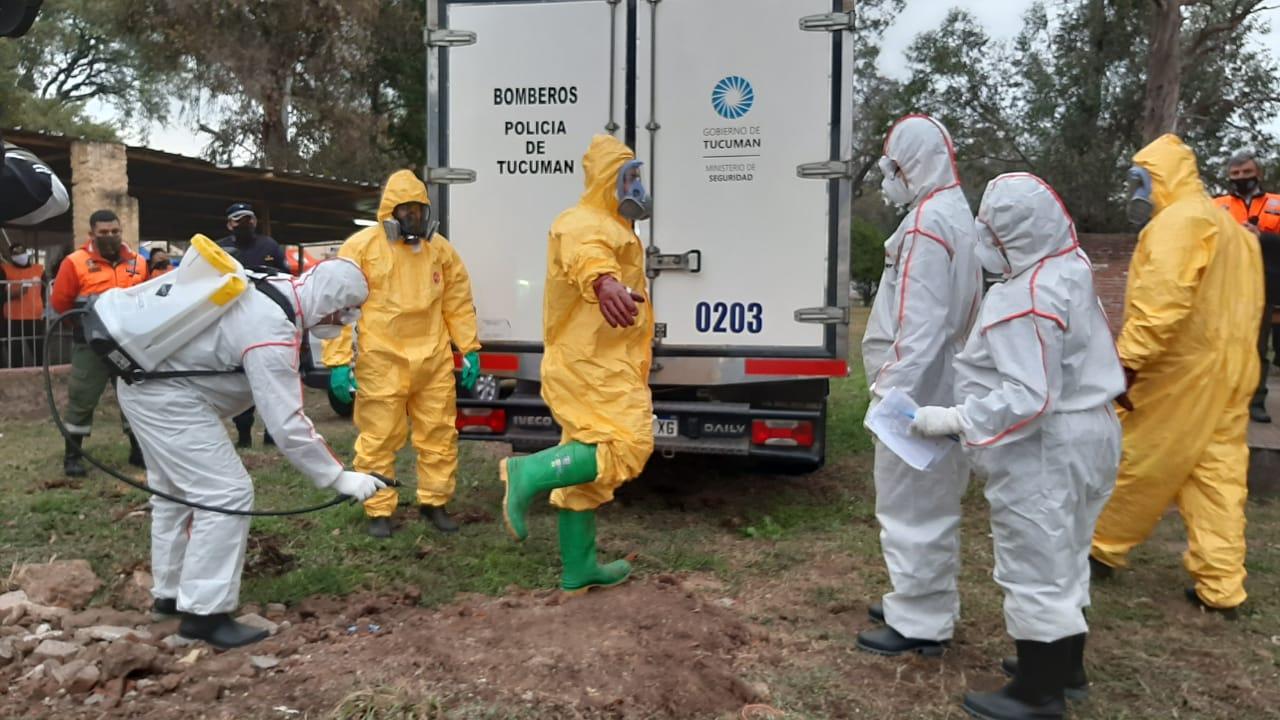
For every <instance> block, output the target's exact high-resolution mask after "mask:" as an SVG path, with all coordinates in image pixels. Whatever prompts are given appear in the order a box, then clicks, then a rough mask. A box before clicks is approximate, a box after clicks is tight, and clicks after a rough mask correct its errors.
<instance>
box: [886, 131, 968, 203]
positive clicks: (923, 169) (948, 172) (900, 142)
mask: <svg viewBox="0 0 1280 720" xmlns="http://www.w3.org/2000/svg"><path fill="white" fill-rule="evenodd" d="M883 152H884V156H885V157H887V158H889V159H890V160H892V161H893V162H894V163H896V164H897V165H898V167H899V168H901V169H902V173H903V175H904V176H905V177H906V181H907V187H908V188H909V189H910V190H911V193H912V200H911V206H912V207H915V206H916V205H918V204H919V203H920V201H921V200H923V199H924V198H926V197H928V196H929V194H930V193H933V192H936V191H938V190H940V189H942V188H946V187H951V186H953V185H958V184H959V183H960V171H959V169H958V168H957V166H956V151H955V145H954V144H953V143H952V142H951V134H950V133H948V132H947V129H946V128H945V127H943V126H942V123H940V122H938V121H937V120H935V119H933V118H931V117H929V116H927V115H908V116H906V117H904V118H902V119H901V120H899V121H898V122H897V123H896V124H895V125H894V126H893V127H892V128H890V130H889V135H888V136H887V137H886V138H885V141H884V151H883Z"/></svg>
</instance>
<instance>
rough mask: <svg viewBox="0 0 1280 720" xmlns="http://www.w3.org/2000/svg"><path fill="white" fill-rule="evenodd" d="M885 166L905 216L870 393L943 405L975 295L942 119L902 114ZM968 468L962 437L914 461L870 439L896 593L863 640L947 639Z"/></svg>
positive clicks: (889, 255)
mask: <svg viewBox="0 0 1280 720" xmlns="http://www.w3.org/2000/svg"><path fill="white" fill-rule="evenodd" d="M880 166H881V170H882V172H883V173H884V175H885V179H884V183H883V185H882V187H883V189H884V193H885V196H886V197H887V198H888V199H889V200H890V201H891V202H894V203H896V204H899V205H905V206H906V207H907V216H906V217H905V218H904V219H903V220H902V223H901V224H900V225H899V226H898V229H897V231H896V232H894V234H893V236H892V237H890V238H889V240H888V242H886V243H885V246H884V250H885V261H884V262H885V268H884V273H883V275H882V276H881V278H880V288H879V291H878V292H877V295H876V302H875V306H874V307H873V308H872V311H871V319H870V321H869V322H868V325H867V332H866V336H865V337H864V338H863V341H862V358H863V363H864V365H865V368H866V372H867V382H868V384H869V385H870V386H871V391H872V402H873V403H874V402H875V401H876V398H877V397H883V396H884V395H885V394H887V393H888V392H889V390H891V389H893V388H898V389H899V390H901V391H902V392H904V393H906V394H907V395H908V396H910V397H911V398H912V399H914V400H915V401H916V403H918V404H920V405H938V404H943V403H946V404H950V403H951V401H952V396H953V394H954V390H955V372H954V369H953V367H952V361H953V358H954V357H955V355H956V353H958V352H959V351H960V349H961V348H962V347H963V346H964V341H965V337H966V336H967V335H968V333H969V328H970V327H971V326H972V325H973V322H974V320H975V318H976V317H977V311H978V304H979V302H980V301H981V293H982V271H981V270H980V269H979V267H978V261H977V259H976V258H975V256H974V252H973V249H974V242H975V233H974V227H973V213H972V212H971V211H970V209H969V203H968V201H966V200H965V196H964V192H963V191H962V190H961V189H960V175H959V172H958V170H957V169H956V157H955V148H954V146H953V145H952V143H951V136H950V135H949V134H948V133H947V131H946V129H945V128H944V127H943V126H942V124H941V123H939V122H938V121H937V120H934V119H933V118H930V117H926V116H922V115H909V116H907V117H905V118H903V119H901V120H899V121H898V123H897V124H896V125H894V126H893V128H892V129H891V130H890V131H889V136H888V138H887V139H886V140H885V144H884V157H882V158H881V160H880ZM968 478H969V468H968V465H967V463H966V462H965V459H964V456H963V453H962V452H961V450H960V447H959V445H957V446H956V448H955V449H954V451H953V452H951V453H950V454H949V455H948V456H947V457H945V458H944V459H942V460H940V461H939V462H938V463H937V464H936V465H935V466H934V467H933V468H932V469H931V470H928V471H920V470H915V469H913V468H911V466H909V465H907V464H906V463H905V462H903V461H902V459H901V458H899V457H898V456H897V455H894V454H893V452H891V451H890V450H888V449H887V448H886V447H885V446H884V445H882V444H880V443H877V444H876V457H875V486H876V519H877V520H879V521H880V528H881V530H880V545H881V548H882V550H883V551H884V559H885V564H886V565H887V566H888V569H889V578H890V580H891V582H892V583H893V592H890V593H889V594H887V595H885V596H884V599H883V612H882V615H883V619H884V621H885V622H886V623H887V627H884V628H878V629H876V630H869V631H867V632H864V633H863V634H861V635H860V636H859V638H858V646H859V647H860V648H862V649H864V650H867V651H870V652H875V653H880V654H885V655H897V654H899V653H902V652H912V651H914V652H921V653H926V654H935V653H937V652H941V643H943V642H945V641H947V640H950V639H951V635H952V632H953V631H954V629H955V622H956V619H957V618H958V617H959V614H960V596H959V594H958V592H957V590H956V575H957V574H958V572H959V570H960V498H961V496H962V495H963V494H964V489H965V486H966V485H967V484H968ZM874 614H876V613H875V612H874V611H873V615H874Z"/></svg>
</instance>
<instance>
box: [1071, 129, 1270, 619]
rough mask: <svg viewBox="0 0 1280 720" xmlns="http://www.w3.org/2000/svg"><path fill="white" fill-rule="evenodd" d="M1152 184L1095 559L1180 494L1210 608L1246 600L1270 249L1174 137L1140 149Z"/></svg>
mask: <svg viewBox="0 0 1280 720" xmlns="http://www.w3.org/2000/svg"><path fill="white" fill-rule="evenodd" d="M1134 164H1135V165H1137V166H1139V167H1142V168H1144V169H1146V170H1147V171H1148V172H1149V173H1151V178H1152V203H1153V205H1154V214H1153V217H1152V219H1151V222H1150V223H1148V224H1147V226H1146V228H1145V229H1143V231H1142V234H1141V235H1140V236H1139V237H1138V247H1137V249H1136V250H1135V251H1134V255H1133V260H1132V261H1131V262H1130V265H1129V281H1128V288H1127V290H1126V293H1125V322H1124V330H1123V331H1122V332H1121V334H1120V339H1119V341H1118V343H1117V345H1118V349H1119V352H1120V360H1121V362H1122V363H1123V365H1124V366H1125V367H1126V368H1128V369H1129V370H1132V371H1134V372H1136V373H1137V378H1136V380H1135V382H1134V383H1133V387H1132V388H1131V389H1130V390H1129V399H1130V400H1132V401H1133V406H1134V410H1133V412H1121V415H1120V418H1121V424H1122V425H1123V428H1124V450H1123V455H1122V459H1121V462H1120V472H1119V477H1118V478H1117V480H1116V488H1115V492H1114V493H1113V494H1112V496H1111V500H1110V502H1109V503H1108V504H1107V506H1106V509H1105V510H1103V513H1102V516H1101V517H1100V518H1099V519H1098V525H1097V529H1096V531H1095V533H1094V536H1093V549H1092V554H1093V557H1094V558H1095V559H1097V560H1099V561H1100V562H1102V563H1105V564H1106V565H1109V566H1112V567H1118V566H1123V565H1124V564H1125V556H1126V555H1127V554H1128V553H1129V551H1130V550H1131V549H1132V548H1133V547H1134V546H1135V545H1137V544H1138V543H1140V542H1142V541H1143V540H1144V539H1146V537H1147V535H1149V534H1150V533H1151V531H1152V529H1153V528H1155V526H1156V523H1157V522H1159V520H1160V517H1161V516H1162V515H1163V514H1164V511H1165V508H1167V507H1169V504H1170V503H1172V502H1174V501H1176V502H1177V503H1178V507H1179V509H1180V510H1181V511H1182V519H1183V522H1184V523H1186V527H1187V541H1188V550H1187V552H1186V555H1185V557H1184V558H1183V564H1184V565H1185V566H1186V568H1187V571H1188V572H1190V573H1191V575H1192V576H1193V577H1194V578H1195V580H1196V593H1197V594H1198V595H1199V597H1200V599H1201V600H1202V601H1203V602H1204V603H1205V604H1206V605H1209V606H1211V607H1217V608H1232V607H1235V606H1237V605H1239V604H1240V603H1242V602H1244V599H1245V591H1244V579H1245V569H1244V555H1245V539H1244V526H1245V513H1244V506H1245V499H1246V497H1247V495H1248V488H1247V486H1246V476H1247V474H1248V470H1249V448H1248V446H1247V444H1246V440H1245V436H1246V432H1247V429H1248V424H1249V398H1250V397H1251V396H1252V395H1253V392H1254V390H1255V389H1256V388H1257V384H1258V352H1257V341H1258V324H1259V318H1261V316H1262V302H1263V299H1262V298H1263V289H1262V257H1261V252H1260V250H1259V247H1258V241H1257V239H1256V238H1255V237H1254V236H1253V235H1251V234H1250V233H1248V232H1247V231H1245V230H1244V229H1243V228H1241V227H1240V225H1239V224H1238V223H1236V222H1235V221H1234V220H1232V219H1231V216H1230V215H1229V214H1227V213H1224V212H1222V211H1221V210H1219V209H1218V208H1216V207H1215V206H1214V205H1213V203H1212V202H1211V201H1210V200H1209V197H1208V195H1206V194H1205V191H1204V186H1203V185H1202V184H1201V182H1200V174H1199V171H1198V169H1197V168H1196V158H1195V155H1194V154H1193V153H1192V152H1191V150H1190V148H1188V147H1187V146H1186V145H1184V144H1183V143H1182V141H1181V140H1179V139H1178V138H1177V137H1176V136H1173V135H1165V136H1163V137H1161V138H1159V139H1158V140H1156V141H1155V142H1153V143H1151V144H1150V145H1148V146H1147V147H1146V148H1144V149H1143V150H1142V151H1140V152H1139V153H1138V154H1137V155H1136V156H1134Z"/></svg>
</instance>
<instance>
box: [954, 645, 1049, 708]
mask: <svg viewBox="0 0 1280 720" xmlns="http://www.w3.org/2000/svg"><path fill="white" fill-rule="evenodd" d="M1072 642H1073V639H1072V638H1063V639H1061V640H1058V641H1055V642H1051V643H1042V642H1034V641H1031V640H1018V641H1017V643H1016V644H1017V647H1018V674H1017V675H1015V676H1014V678H1013V680H1011V681H1010V682H1009V684H1008V685H1005V686H1004V687H1002V688H1000V689H999V690H996V691H995V692H983V693H965V696H964V704H963V707H964V709H965V712H967V713H969V714H970V715H972V716H973V717H976V718H981V719H982V720H1062V718H1063V716H1064V715H1065V714H1066V712H1067V703H1066V699H1065V697H1064V695H1063V689H1064V685H1065V682H1066V678H1067V676H1068V673H1069V672H1070V664H1071V643H1072Z"/></svg>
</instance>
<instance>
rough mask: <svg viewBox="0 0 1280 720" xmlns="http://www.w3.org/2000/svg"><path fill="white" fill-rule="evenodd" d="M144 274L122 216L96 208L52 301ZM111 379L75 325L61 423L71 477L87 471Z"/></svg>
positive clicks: (134, 453) (85, 295)
mask: <svg viewBox="0 0 1280 720" xmlns="http://www.w3.org/2000/svg"><path fill="white" fill-rule="evenodd" d="M146 279H147V264H146V261H144V260H143V259H142V257H141V256H140V255H138V254H137V253H135V252H134V251H133V250H132V249H131V248H129V246H128V245H125V244H124V240H123V230H122V229H121V227H120V218H119V217H117V216H116V214H115V213H114V212H111V211H110V210H98V211H97V212H95V213H93V214H92V215H90V216H89V239H88V241H87V242H85V244H84V245H82V246H80V249H79V250H76V251H75V252H73V253H71V254H70V255H68V256H67V257H66V258H65V259H63V261H62V265H61V266H60V267H59V268H58V276H57V278H56V279H55V280H54V281H53V293H52V295H50V297H49V304H50V305H52V306H53V309H54V310H55V311H57V312H58V313H65V312H67V311H68V310H71V309H72V308H74V307H77V306H80V305H83V304H84V303H85V302H86V301H87V300H88V299H89V298H91V297H93V296H94V295H100V294H102V293H103V292H106V291H107V290H109V289H111V288H114V287H119V288H127V287H133V286H134V285H137V284H138V283H140V282H143V281H144V280H146ZM110 380H111V372H110V370H109V369H108V367H107V364H106V361H105V360H103V359H102V358H101V357H100V356H99V355H98V354H97V353H96V352H94V351H93V350H92V349H91V348H90V347H89V345H88V344H87V343H85V341H84V337H83V336H82V335H81V334H80V330H79V326H77V327H76V332H75V335H74V336H73V342H72V344H71V380H70V383H69V387H68V391H67V407H66V410H65V411H64V412H63V414H62V419H63V424H64V425H66V427H67V430H69V431H70V433H71V437H69V438H67V441H66V452H65V454H64V455H63V458H62V470H63V472H64V473H65V474H66V475H67V476H69V477H81V476H83V475H84V474H85V467H84V463H83V462H82V460H81V456H80V446H81V445H82V444H83V443H84V439H85V438H86V437H88V436H89V433H90V432H91V431H92V430H93V411H94V410H96V409H97V407H98V400H99V399H100V398H101V397H102V391H103V390H105V389H106V387H107V382H108V381H110ZM121 419H122V421H123V423H124V432H125V435H127V436H128V437H129V464H131V465H133V466H135V467H143V466H144V464H143V461H142V449H141V448H140V447H138V441H137V439H136V438H134V436H133V433H132V432H130V430H129V421H128V420H127V419H124V417H123V415H122V416H121Z"/></svg>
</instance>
